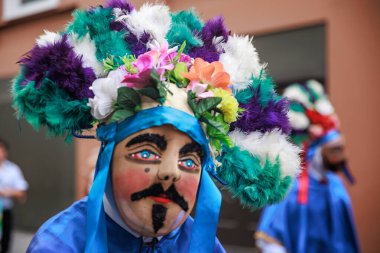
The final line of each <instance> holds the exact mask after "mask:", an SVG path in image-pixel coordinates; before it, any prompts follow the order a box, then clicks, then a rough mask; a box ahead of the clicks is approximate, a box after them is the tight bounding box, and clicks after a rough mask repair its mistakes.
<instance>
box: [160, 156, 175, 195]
mask: <svg viewBox="0 0 380 253" xmlns="http://www.w3.org/2000/svg"><path fill="white" fill-rule="evenodd" d="M180 177H181V174H180V171H179V169H178V162H177V159H170V161H168V162H166V163H162V164H160V168H159V170H158V171H157V180H158V181H159V182H160V183H161V184H162V186H163V188H164V190H167V189H168V188H169V187H170V186H171V185H172V184H173V183H174V182H177V181H178V180H180Z"/></svg>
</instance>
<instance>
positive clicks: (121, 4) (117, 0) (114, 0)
mask: <svg viewBox="0 0 380 253" xmlns="http://www.w3.org/2000/svg"><path fill="white" fill-rule="evenodd" d="M105 7H106V8H119V9H122V10H126V11H127V12H128V13H130V12H131V11H132V10H133V9H134V7H133V5H132V4H131V3H130V2H129V1H128V0H108V1H107V3H106V5H105Z"/></svg>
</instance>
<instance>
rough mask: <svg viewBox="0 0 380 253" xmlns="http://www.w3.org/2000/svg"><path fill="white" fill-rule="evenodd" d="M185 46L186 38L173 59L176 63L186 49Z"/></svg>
mask: <svg viewBox="0 0 380 253" xmlns="http://www.w3.org/2000/svg"><path fill="white" fill-rule="evenodd" d="M185 47H186V40H185V41H184V42H183V43H182V45H181V47H180V48H179V50H178V53H177V55H176V56H175V57H174V59H173V63H174V64H176V63H177V62H178V60H179V58H180V57H181V54H182V53H183V50H185Z"/></svg>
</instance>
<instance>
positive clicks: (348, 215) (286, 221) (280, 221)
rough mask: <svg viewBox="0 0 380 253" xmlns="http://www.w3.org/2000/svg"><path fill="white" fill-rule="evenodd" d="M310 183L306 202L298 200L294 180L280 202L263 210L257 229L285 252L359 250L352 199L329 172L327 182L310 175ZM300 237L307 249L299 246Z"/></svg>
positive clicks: (310, 252) (347, 251)
mask: <svg viewBox="0 0 380 253" xmlns="http://www.w3.org/2000/svg"><path fill="white" fill-rule="evenodd" d="M309 183H310V184H309V196H308V198H309V201H308V203H307V204H305V205H300V204H299V203H297V195H298V181H297V182H295V183H294V185H293V188H292V189H291V191H290V192H289V195H288V196H287V197H286V198H285V200H284V201H283V202H281V203H279V204H276V205H272V206H270V207H267V208H266V209H265V210H264V213H263V215H262V217H261V221H260V225H259V227H258V231H259V232H261V233H264V234H266V235H267V236H269V237H271V238H273V239H275V240H277V241H278V242H280V243H281V244H282V246H284V247H285V248H286V250H287V251H288V252H299V253H301V252H302V253H306V252H307V253H320V252H326V253H329V252H344V253H351V252H352V253H354V252H359V246H358V241H357V238H356V233H355V226H354V221H353V217H352V210H351V202H350V199H349V196H348V194H347V192H346V189H345V188H344V185H343V183H342V181H341V180H340V178H339V177H338V176H336V175H335V174H333V173H331V172H329V173H327V183H323V182H320V181H318V180H316V179H314V178H313V177H311V176H309ZM303 217H306V219H305V220H303ZM321 221H323V222H321ZM301 237H304V239H305V242H304V245H306V248H300V247H303V246H301V245H300V241H301V240H300V238H301Z"/></svg>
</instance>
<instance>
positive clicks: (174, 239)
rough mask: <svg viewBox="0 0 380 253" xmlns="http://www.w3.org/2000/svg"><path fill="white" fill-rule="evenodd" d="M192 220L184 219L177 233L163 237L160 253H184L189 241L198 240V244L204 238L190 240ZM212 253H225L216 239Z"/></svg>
mask: <svg viewBox="0 0 380 253" xmlns="http://www.w3.org/2000/svg"><path fill="white" fill-rule="evenodd" d="M193 223H194V220H193V218H191V217H190V216H189V217H188V218H187V219H186V221H185V223H184V224H183V225H182V226H181V227H180V228H179V230H178V231H176V232H174V233H172V234H169V235H167V236H165V237H164V238H163V239H162V242H161V250H162V252H167V253H186V252H187V251H188V250H187V249H188V248H189V245H190V239H191V240H199V241H200V244H201V243H202V240H204V238H192V237H191V231H192V227H193ZM213 252H214V253H225V252H226V251H225V250H224V248H223V246H222V245H221V244H220V242H219V240H218V238H216V237H215V244H214V251H213Z"/></svg>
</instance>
